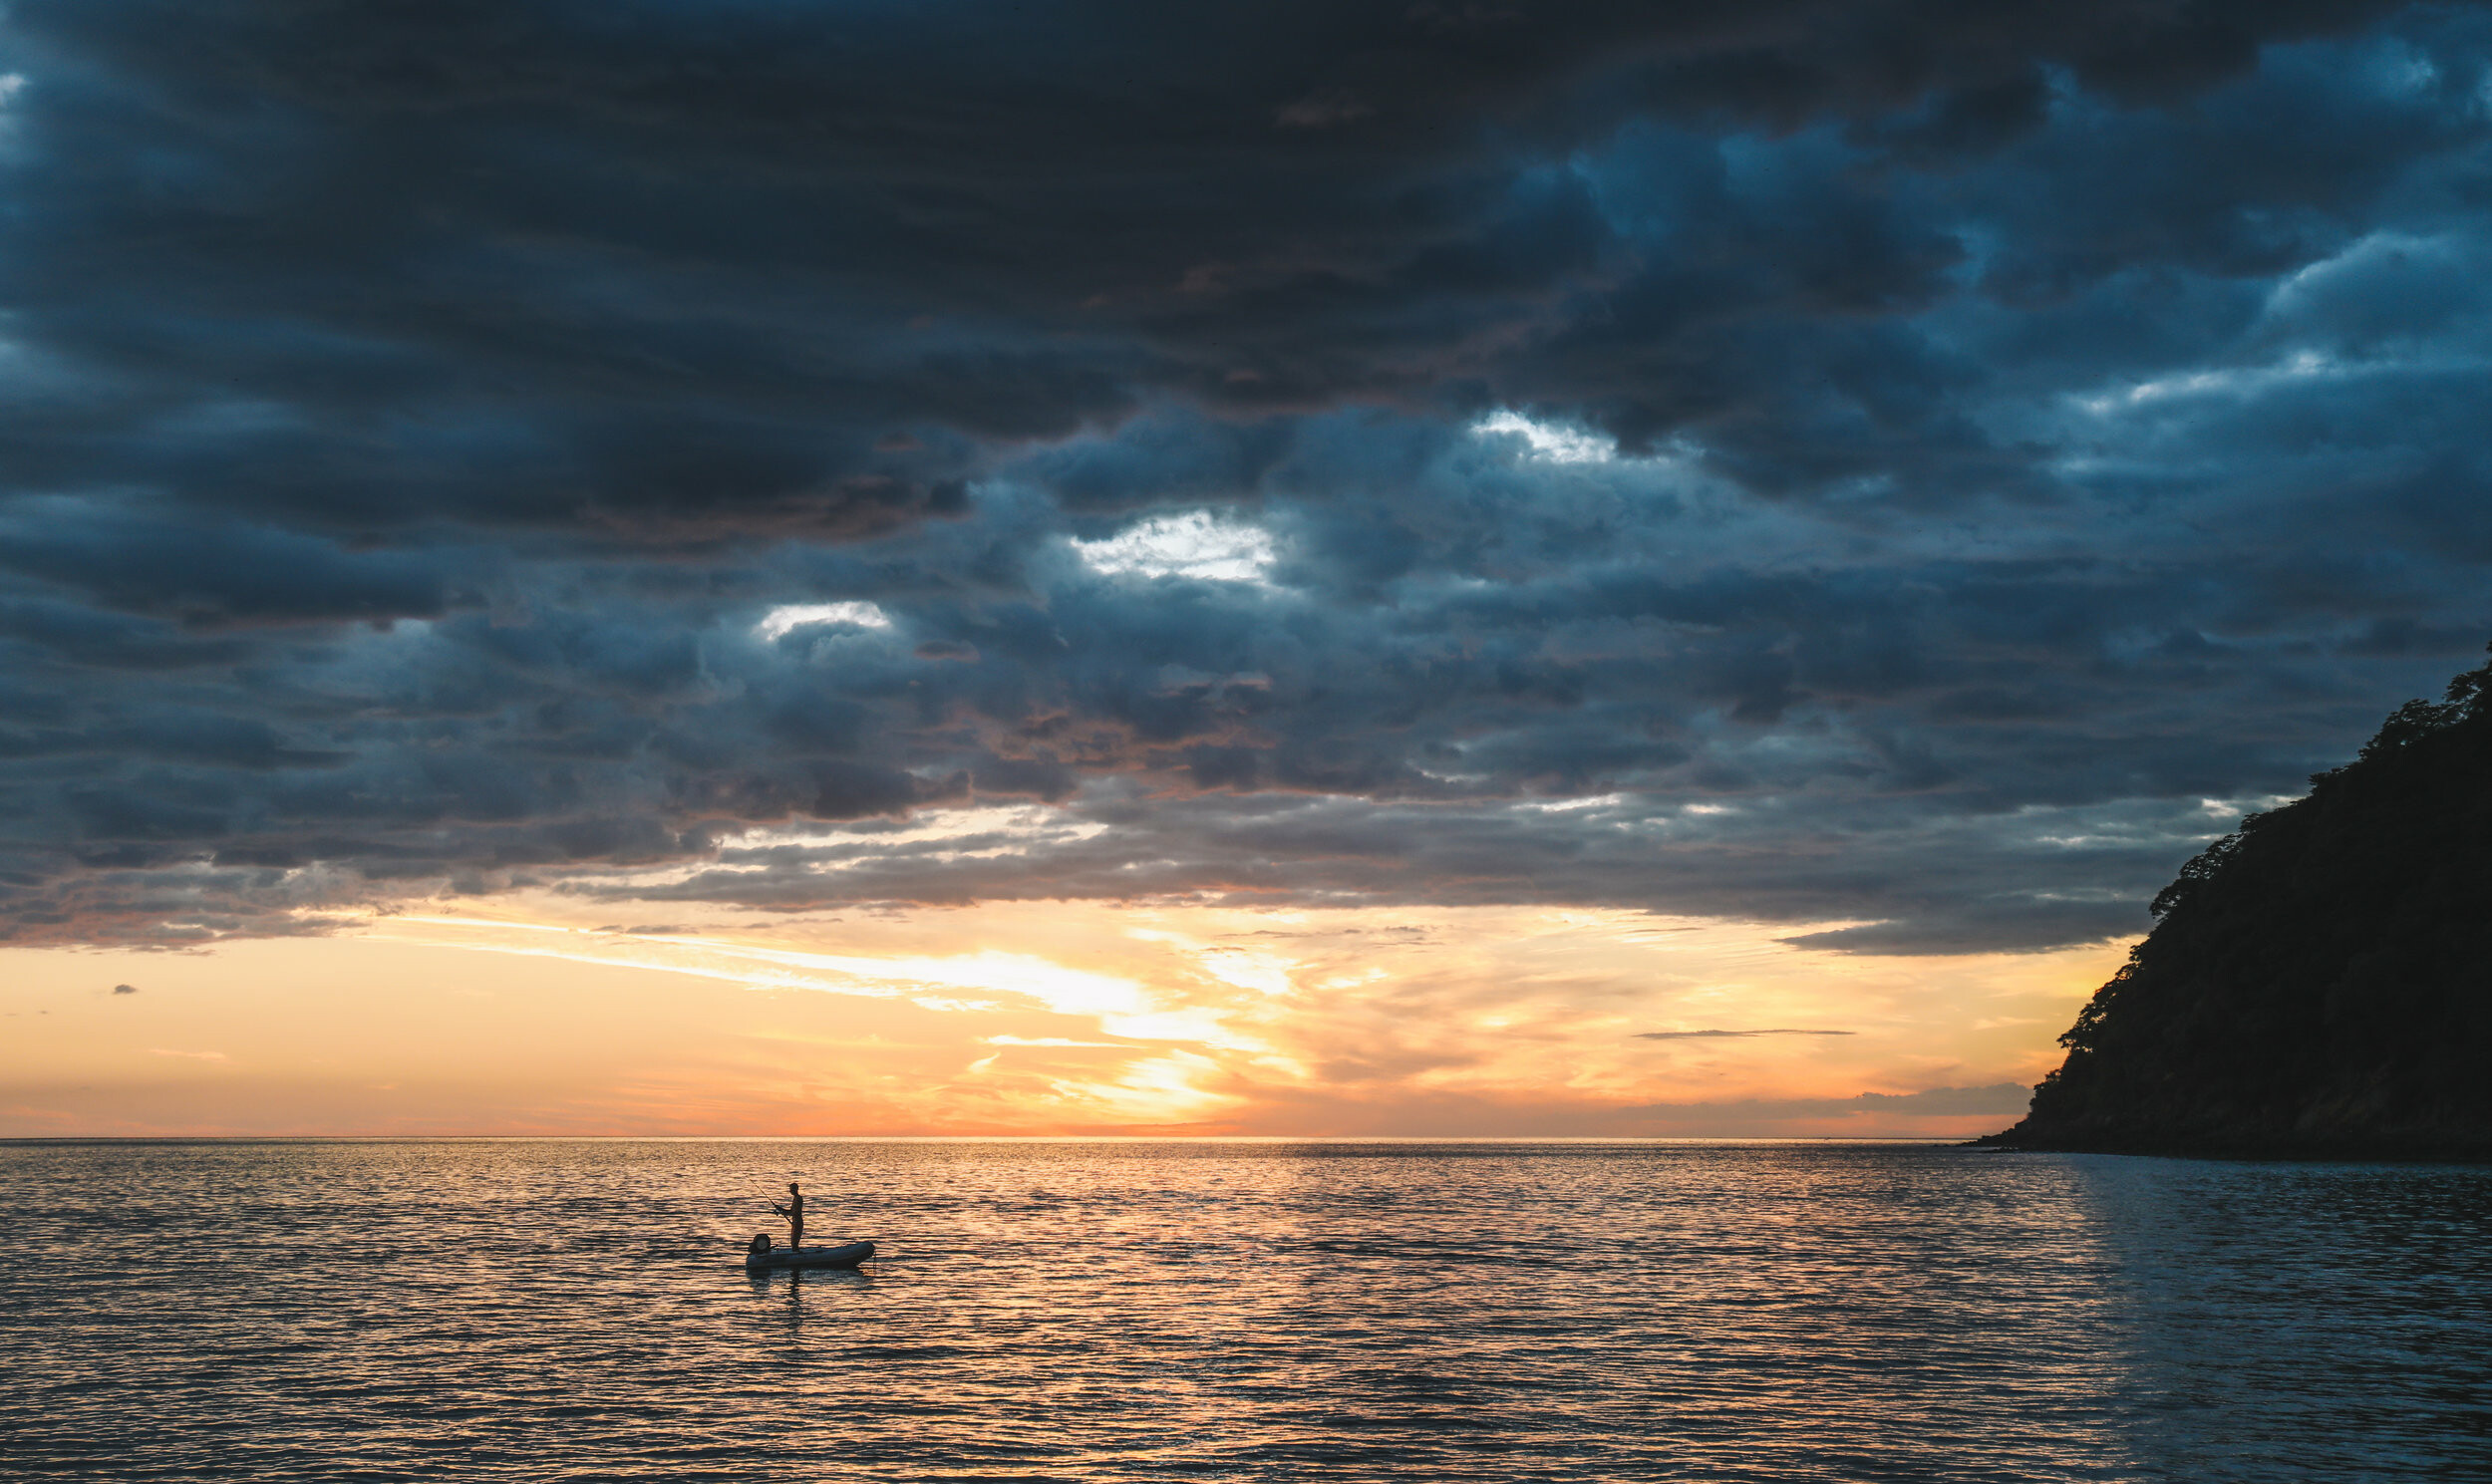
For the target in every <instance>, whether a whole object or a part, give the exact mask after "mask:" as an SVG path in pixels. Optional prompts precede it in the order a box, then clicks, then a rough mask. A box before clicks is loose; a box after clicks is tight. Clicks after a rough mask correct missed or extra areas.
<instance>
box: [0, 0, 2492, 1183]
mask: <svg viewBox="0 0 2492 1484" xmlns="http://www.w3.org/2000/svg"><path fill="white" fill-rule="evenodd" d="M2488 201H2492V15H2487V13H2486V10H2485V8H2484V7H2482V6H2479V5H2471V4H2470V5H2431V6H2412V5H2398V4H2373V3H2359V0H2257V3H2251V0H2152V3H2147V0H2133V3H2122V0H2109V3H2102V4H2092V5H2085V6H2067V5H2056V4H2040V3H2004V0H1985V3H1972V0H1964V3H1919V4H1903V3H1830V0H1745V3H1741V4H1737V5H1730V4H1706V5H1695V4H1682V5H1655V4H1594V3H1586V4H1556V5H1548V6H1521V5H1515V6H1502V5H1497V4H1493V3H1484V0H1417V3H1411V0H1392V3H1361V0H1325V3H1321V4H1317V3H1304V4H1299V3H1258V4H1251V5H1247V4H1211V5H1200V6H1190V5H1189V6H1169V5H1164V4H1149V5H1145V4H1132V3H1106V0H1094V3H1083V0H1069V3H1064V4H1057V5H1050V6H1021V5H1010V6H1008V5H1000V4H975V3H957V4H944V3H912V4H899V3H845V4H822V3H798V0H700V3H689V0H683V3H661V0H598V3H593V4H592V3H586V0H568V3H567V0H492V3H483V0H474V3H469V0H425V3H421V4H415V3H409V4H399V3H370V0H356V3H345V0H230V3H221V4H216V5H200V4H197V3H194V0H178V3H176V0H9V3H8V4H7V6H6V8H5V11H4V12H0V213H4V217H5V227H4V228H0V1018H4V1019H0V1135H27V1134H54V1133H60V1134H124V1133H128V1134H142V1133H185V1132H186V1133H360V1132H424V1133H460V1132H491V1133H530V1132H560V1133H785V1134H814V1133H844V1134H890V1135H911V1134H1014V1133H1023V1134H1063V1133H1096V1132H1127V1133H1169V1132H1193V1133H1225V1134H1268V1135H1275V1136H1279V1135H1291V1136H1299V1135H1343V1136H1351V1135H1371V1134H1393V1135H1409V1136H1420V1135H1457V1134H1458V1135H1479V1136H1492V1135H1533V1136H1541V1135H1550V1136H1555V1135H1580V1136H1700V1135H1742V1136H1744V1135H1817V1134H1863V1135H1879V1134H1918V1135H1926V1136H1955V1135H1960V1134H1970V1133H1976V1132H1981V1131H1985V1130H1986V1129H1989V1128H1995V1127H1999V1126H2004V1125H2005V1124H2006V1123H2007V1122H2011V1121H2014V1115H2015V1114H2016V1113H2017V1112H2019V1111H2021V1109H2022V1107H2023V1102H2024V1097H2025V1088H2026V1087H2028V1086H2029V1085H2030V1084H2031V1083H2032V1081H2033V1080H2035V1079H2036V1078H2037V1077H2038V1076H2039V1075H2040V1074H2041V1073H2042V1072H2044V1071H2046V1070H2047V1069H2048V1068H2049V1067H2050V1066H2051V1065H2053V1064H2055V1062H2056V1060H2057V1056H2058V1051H2057V1048H2056V1046H2055V1045H2054V1043H2053V1042H2054V1038H2055V1037H2056V1036H2057V1034H2058V1033H2059V1032H2060V1031H2061V1030H2063V1029H2064V1028H2065V1027H2066V1025H2067V1023H2068V1022H2069V1020H2070V1019H2072V1017H2073V1014H2074V1011H2075V1009H2076V1007H2077V1006H2078V1005H2080V1004H2081V1003H2082V1001H2083V999H2084V997H2085V995H2086V994H2087V993H2089V992H2090V990H2091V989H2092V988H2093V987H2094V986H2095V985H2096V984H2099V983H2100V982H2101V981H2102V980H2103V979H2104V978H2105V977H2107V976H2108V974H2109V973H2110V972H2111V971H2112V970H2113V969H2115V968H2116V967H2117V966H2118V964H2119V962H2120V961H2121V957H2122V955H2123V954H2124V953H2125V951H2126V948H2127V946H2128V945H2129V944H2130V943H2132V942H2134V941H2135V940H2136V938H2137V937H2138V936H2140V935H2141V934H2142V933H2143V932H2144V931H2145V930H2146V929H2147V927H2148V926H2149V925H2150V919H2149V918H2148V916H2147V912H2146V903H2147V902H2148V901H2149V900H2150V899H2151V898H2152V896H2153V895H2154V893H2155V891H2156V890H2157V889H2158V888H2159V887H2160V886H2161V885H2162V884H2163V883H2164V882H2166V881H2168V880H2169V879H2170V878H2171V876H2172V874H2173V872H2174V870H2175V869H2176V868H2177V867H2178V865H2179V864H2180V862H2181V861H2183V860H2185V859H2186V858H2187V857H2188V856H2189V855H2190V854H2192V853H2193V852H2194V851H2195V850H2196V849H2198V848H2199V847H2200V846H2201V845H2202V844H2203V843H2204V842H2205V841H2206V840H2208V839H2209V838H2211V837H2213V836H2215V835H2218V834H2221V833H2222V832H2224V831H2225V830H2227V829H2229V828H2230V827H2231V826H2232V825H2233V824H2234V823H2235V822H2236V821H2237V820H2238V819H2239V817H2240V816H2241V814H2242V813H2243V812H2245V811H2248V810H2255V809H2258V808H2263V807H2268V806H2272V805H2273V804H2274V803H2276V802H2279V801H2282V800H2284V799H2287V798H2290V797H2293V796H2295V795H2297V794H2298V793H2300V792H2301V791H2302V790H2303V789H2304V787H2305V786H2306V779H2307V777H2308V775H2309V774H2310V773H2312V772H2314V771H2317V770H2319V769H2322V768H2326V767H2329V766H2332V765H2334V764H2336V763H2337V762H2340V761H2342V760H2344V758H2345V757H2347V756H2348V755H2349V754H2350V753H2351V751H2352V750H2353V749H2354V748H2355V747H2356V746H2358V745H2359V744H2360V742H2361V741H2362V740H2363V739H2364V738H2365V737H2366V736H2367V735H2368V733H2369V732H2370V730H2371V729H2372V728H2373V727H2374V726H2375V725H2376V723H2377V721H2378V719H2379V718H2380V716H2381V715H2382V714H2384V713H2385V712H2386V711H2388V710H2389V709H2391V708H2393V707H2394V706H2396V705H2397V704H2399V703H2400V702H2402V701H2404V700H2406V699H2407V698H2409V697H2413V696H2418V695H2426V694H2436V693H2437V691H2438V689H2439V686H2440V683H2441V682H2442V681H2443V680H2444V679H2445V677H2446V676H2447V675H2449V674H2450V673H2452V672H2454V671H2457V670H2461V669H2466V668H2470V667H2471V665H2472V664H2473V663H2474V662H2475V657H2476V656H2477V655H2478V654H2479V653H2480V651H2481V650H2482V647H2483V645H2484V643H2485V641H2486V640H2487V638H2492V588H2488V587H2487V583H2486V576H2487V570H2486V569H2487V564H2488V563H2492V497H2488V496H2492V379H2488V378H2487V377H2486V374H2485V373H2486V371H2487V369H2492V335H2488V334H2487V330H2488V329H2492V272H2488V271H2487V269H2492V222H2488V221H2487V212H2486V206H2487V202H2488Z"/></svg>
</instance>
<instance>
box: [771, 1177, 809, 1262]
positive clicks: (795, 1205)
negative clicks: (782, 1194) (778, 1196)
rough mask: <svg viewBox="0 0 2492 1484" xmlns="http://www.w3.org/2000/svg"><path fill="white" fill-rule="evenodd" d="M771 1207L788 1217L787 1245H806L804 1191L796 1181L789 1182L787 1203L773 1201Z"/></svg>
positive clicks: (798, 1246)
mask: <svg viewBox="0 0 2492 1484" xmlns="http://www.w3.org/2000/svg"><path fill="white" fill-rule="evenodd" d="M771 1209H772V1210H774V1211H776V1212H778V1213H779V1215H781V1216H784V1217H786V1218H787V1245H788V1246H789V1247H795V1248H801V1247H802V1246H804V1192H803V1191H801V1190H798V1189H796V1182H795V1181H793V1180H790V1181H788V1182H787V1204H786V1205H784V1206H782V1205H780V1204H779V1203H778V1202H777V1201H773V1202H771Z"/></svg>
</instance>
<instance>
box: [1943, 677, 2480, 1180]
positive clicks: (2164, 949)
mask: <svg viewBox="0 0 2492 1484" xmlns="http://www.w3.org/2000/svg"><path fill="white" fill-rule="evenodd" d="M2311 781H2312V788H2311V791H2310V793H2309V795H2308V796H2306V797H2304V798H2301V799H2297V800H2296V801H2294V802H2292V803H2289V804H2286V805H2284V806H2283V807H2281V808H2277V809H2273V810H2270V811H2268V812H2267V813H2263V814H2253V815H2251V816H2249V817H2248V818H2246V819H2244V820H2243V821H2242V822H2241V828H2240V829H2239V830H2238V831H2236V832H2235V833H2233V834H2229V835H2226V836H2225V837H2224V838H2222V839H2220V840H2218V841H2216V842H2215V843H2214V844H2212V845H2210V846H2208V847H2207V848H2206V849H2205V850H2204V851H2203V852H2201V853H2200V854H2199V855H2198V856H2197V857H2196V858H2195V859H2193V860H2191V861H2190V862H2189V863H2188V864H2187V865H2185V866H2183V867H2182V868H2181V872H2180V876H2179V878H2178V879H2176V880H2175V881H2173V883H2172V884H2171V885H2170V886H2168V887H2165V888H2164V890H2163V892H2162V894H2161V895H2159V896H2157V897H2156V898H2155V901H2154V908H2153V910H2154V916H2155V919H2156V921H2155V926H2154V930H2153V932H2152V933H2151V934H2150V935H2149V936H2148V937H2147V938H2146V939H2145V941H2144V942H2142V943H2140V944H2138V946H2137V947H2136V949H2135V950H2134V951H2133V952H2132V953H2131V954H2130V955H2129V962H2128V963H2127V964H2126V965H2125V966H2124V967H2122V968H2121V970H2120V972H2119V973H2117V974H2115V975H2113V976H2112V978H2111V981H2110V983H2108V984H2106V985H2104V986H2103V987H2102V988H2101V989H2100V990H2098V991H2096V992H2095V994H2094V997H2093V999H2092V1001H2091V1002H2089V1003H2088V1004H2087V1005H2086V1007H2085V1008H2084V1010H2083V1011H2082V1012H2081V1013H2080V1014H2079V1015H2078V1016H2077V1019H2076V1024H2075V1026H2073V1027H2072V1028H2070V1029H2069V1031H2068V1033H2067V1034H2066V1035H2065V1036H2063V1037H2061V1038H2060V1044H2062V1045H2064V1046H2066V1047H2067V1050H2068V1054H2067V1059H2066V1061H2065V1062H2064V1063H2063V1064H2062V1065H2061V1066H2060V1067H2059V1068H2058V1070H2056V1071H2054V1072H2052V1073H2050V1075H2048V1076H2047V1077H2045V1078H2043V1080H2042V1082H2041V1085H2040V1086H2038V1087H2036V1088H2034V1090H2033V1102H2032V1107H2031V1110H2030V1111H2029V1112H2028V1113H2027V1114H2026V1116H2025V1120H2024V1121H2023V1122H2021V1123H2019V1124H2018V1125H2017V1126H2016V1127H2014V1128H2012V1129H2009V1130H2008V1131H2006V1132H2005V1133H1999V1134H1993V1135H1991V1136H1989V1137H1988V1138H1986V1139H1983V1140H1981V1141H1980V1142H1982V1143H1985V1144H1990V1145H1998V1146H2007V1147H2015V1148H2027V1149H2070V1150H2106V1151H2122V1152H2134V1153H2174V1154H2239V1155H2280V1156H2310V1157H2350V1158H2424V1159H2428V1158H2458V1159H2485V1158H2492V664H2486V665H2485V666H2483V667H2481V668H2479V669H2476V670H2473V671H2470V672H2468V673H2466V674H2464V675H2461V676H2459V677H2457V678H2456V680H2454V681H2452V682H2451V683H2450V685H2449V688H2448V693H2447V699H2446V700H2444V701H2441V702H2438V703H2433V702H2426V701H2414V702H2409V703H2407V704H2406V705H2405V706H2404V707H2402V708H2400V709H2399V710H2398V711H2397V712H2396V713H2395V714H2394V715H2392V716H2390V717H2389V718H2388V720H2387V722H2386V724H2385V725H2384V726H2382V727H2381V728H2380V729H2379V734H2378V736H2376V737H2374V738H2373V739H2371V741H2370V742H2369V744H2368V745H2366V746H2364V747H2363V748H2362V750H2361V754H2360V755H2359V756H2358V757H2356V758H2355V759H2354V760H2353V761H2351V762H2348V763H2346V764H2344V765H2343V766H2341V767H2338V768H2336V769H2333V770H2332V771H2329V772H2325V773H2321V774H2319V775H2318V776H2317V777H2315V778H2313V779H2312V780H2311Z"/></svg>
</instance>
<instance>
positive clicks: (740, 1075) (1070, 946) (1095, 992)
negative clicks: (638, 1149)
mask: <svg viewBox="0 0 2492 1484" xmlns="http://www.w3.org/2000/svg"><path fill="white" fill-rule="evenodd" d="M599 910H601V911H607V912H609V914H610V911H611V909H610V907H601V908H600V909H599ZM675 917H676V920H675V921H671V922H650V921H636V920H635V921H620V922H617V921H613V920H611V919H610V917H609V918H608V919H605V920H601V919H598V918H593V917H590V916H586V915H584V914H583V912H582V910H581V908H580V907H579V905H578V904H576V903H571V902H566V901H563V900H561V899H559V898H554V897H549V896H543V897H539V898H537V899H535V900H522V901H516V902H514V901H512V900H510V899H506V898H505V899H497V900H495V901H494V902H492V903H491V904H490V905H489V906H484V907H479V906H478V905H477V904H476V903H474V902H471V901H467V902H454V903H436V904H432V905H430V906H427V907H423V908H419V909H411V910H409V911H407V912H404V913H402V914H400V915H396V916H390V917H380V918H374V919H371V920H369V921H367V922H365V923H364V924H363V925H361V926H360V927H359V928H357V929H355V930H354V931H351V932H349V933H346V934H343V935H340V936H335V937H322V938H297V939H277V940H267V941H257V942H237V943H228V944H223V945H219V946H218V947H217V948H216V949H215V950H214V951H212V952H208V953H191V954H161V953H130V952H95V951H84V952H79V951H66V950H64V951H21V952H19V953H17V954H15V955H14V956H13V964H14V966H15V972H13V973H12V974H11V975H10V976H9V977H8V978H7V980H6V981H5V983H0V1016H5V1017H7V1018H8V1019H6V1020H5V1022H4V1024H5V1025H6V1027H7V1029H8V1034H7V1035H6V1036H5V1037H0V1135H16V1136H26V1135H46V1134H54V1135H130V1134H151V1135H152V1134H357V1133H363V1134H387V1133H423V1134H466V1133H477V1134H513V1133H518V1134H525V1133H596V1134H808V1135H821V1134H891V1135H917V1134H958V1133H973V1134H1066V1133H1084V1132H1090V1133H1254V1134H1287V1135H1358V1134H1392V1135H1409V1136H1471V1135H1497V1134H1516V1133H1522V1134H1551V1135H1594V1136H1600V1135H1648V1134H1666V1135H1690V1136H1708V1135H1780V1136H1823V1135H1851V1136H1892V1135H1907V1136H1922V1137H1966V1136H1971V1135H1974V1134H1978V1133H1982V1132H1985V1131H1988V1130H1989V1129H1992V1128H1995V1127H1999V1126H2002V1124H2003V1120H2004V1121H2013V1115H2015V1114H2018V1113H2020V1112H2022V1110H2023V1108H2024V1105H2025V1089H2026V1088H2027V1087H2028V1086H2029V1085H2030V1084H2031V1082H2032V1081H2033V1080H2034V1079H2035V1078H2037V1077H2038V1076H2039V1075H2040V1074H2041V1072H2042V1071H2043V1070H2044V1069H2046V1068H2047V1067H2048V1066H2049V1065H2051V1064H2054V1063H2055V1060H2056V1055H2057V1052H2056V1048H2055V1047H2054V1046H2053V1045H2052V1044H2051V1039H2052V1037H2054V1036H2055V1035H2056V1034H2057V1033H2058V1031H2059V1030H2060V1029H2062V1028H2063V1027H2064V1026H2065V1025H2066V1024H2067V1023H2068V1021H2069V1020H2070V1018H2071V1017H2072V1016H2073V1015H2074V1012H2075V1009H2076V1007H2077V1006H2078V1005H2079V1004H2081V1003H2082V1001H2083V999H2084V997H2085V996H2086V995H2087V994H2088V993H2090V991H2091V990H2092V989H2093V987H2094V986H2095V985H2097V984H2099V983H2100V982H2101V981H2102V980H2103V979H2104V978H2105V977H2106V976H2107V975H2108V974H2109V973H2110V971H2111V969H2112V968H2113V967H2115V966H2116V964H2117V962H2118V950H2117V949H2116V948H2108V947H2097V948H2089V949H2078V950H2063V951H2060V952H2058V953H2053V954H2042V955H2030V954H2027V955H2006V954H2001V955H1971V956H1951V957H1943V958H1901V957H1888V956H1878V957H1871V956H1854V955H1846V954H1841V953H1835V952H1829V951H1825V950H1822V949H1815V948H1810V947H1806V946H1798V945H1793V944H1789V943H1786V942H1783V941H1781V940H1783V939H1786V938H1790V937H1793V936H1795V935H1796V933H1797V932H1799V931H1803V930H1804V929H1795V928H1794V927H1792V926H1791V925H1787V924H1776V925H1757V924H1744V923H1737V922H1729V923H1724V922H1708V921H1701V920H1692V919H1670V918H1660V917H1653V916H1648V915H1645V914H1641V913H1632V912H1616V911H1598V910H1590V911H1574V910H1551V909H1543V908H1516V909H1489V908H1466V909H1459V910H1452V909H1443V908H1395V909H1361V910H1341V911H1329V912H1328V911H1292V912H1254V911H1245V910H1227V909H1214V908H1201V907H1183V908H1164V909H1144V908H1117V907H1109V906H1100V905H1090V904H1044V903H1042V904H1006V905H990V906H985V907H981V908H977V909H974V910H969V909H963V910H957V911H937V910H921V911H913V912H904V913H887V914H870V913H868V914H850V915H846V916H844V917H839V918H828V919H809V920H807V919H798V920H789V921H769V920H764V921H758V922H757V921H755V920H753V919H752V917H751V916H750V915H746V916H743V917H738V918H735V919H727V918H723V917H720V916H718V915H716V914H711V915H708V916H706V917H705V916H704V915H703V914H701V913H699V912H694V911H687V912H680V913H677V914H675Z"/></svg>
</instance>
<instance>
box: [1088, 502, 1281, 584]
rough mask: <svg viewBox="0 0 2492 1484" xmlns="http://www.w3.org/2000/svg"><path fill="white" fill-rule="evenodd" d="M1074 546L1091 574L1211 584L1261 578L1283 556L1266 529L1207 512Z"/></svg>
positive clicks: (1162, 519) (1153, 521) (1156, 519)
mask: <svg viewBox="0 0 2492 1484" xmlns="http://www.w3.org/2000/svg"><path fill="white" fill-rule="evenodd" d="M1073 549H1074V552H1075V554H1076V555H1078V556H1080V557H1081V558H1082V561H1083V563H1084V565H1086V566H1088V567H1089V568H1090V570H1091V571H1093V572H1103V573H1108V574H1111V575H1112V574H1117V573H1124V572H1138V573H1140V574H1141V575H1142V576H1145V577H1194V578H1200V579H1204V580H1207V581H1212V582H1257V581H1260V580H1262V577H1263V574H1264V570H1265V569H1266V568H1268V567H1270V566H1271V565H1272V563H1273V562H1274V561H1275V560H1277V559H1278V556H1279V553H1278V552H1277V551H1275V550H1274V548H1273V545H1272V537H1271V534H1270V533H1269V532H1267V531H1265V530H1264V529H1263V527H1261V526H1258V525H1249V524H1247V523H1245V522H1244V521H1229V520H1220V519H1216V518H1214V517H1213V516H1212V515H1211V513H1210V512H1208V511H1205V510H1190V511H1187V512H1186V513H1185V514H1182V515H1154V516H1152V517H1151V518H1150V519H1148V520H1145V521H1143V522H1141V523H1140V524H1139V525H1135V526H1131V527H1129V528H1127V529H1125V530H1122V531H1119V532H1117V533H1116V534H1115V535H1113V536H1110V537H1108V538H1107V539H1106V540H1103V541H1082V540H1077V541H1075V542H1074V543H1073Z"/></svg>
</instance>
